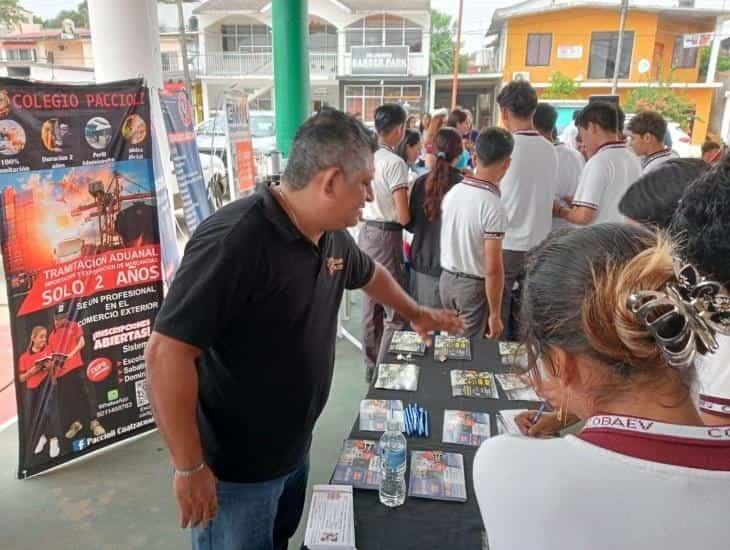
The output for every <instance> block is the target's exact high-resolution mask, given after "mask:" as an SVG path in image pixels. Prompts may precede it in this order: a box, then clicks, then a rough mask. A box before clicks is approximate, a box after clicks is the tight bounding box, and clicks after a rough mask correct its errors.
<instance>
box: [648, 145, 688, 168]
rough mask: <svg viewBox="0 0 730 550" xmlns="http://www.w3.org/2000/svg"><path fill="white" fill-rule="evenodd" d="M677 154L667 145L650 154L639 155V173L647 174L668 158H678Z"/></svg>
mask: <svg viewBox="0 0 730 550" xmlns="http://www.w3.org/2000/svg"><path fill="white" fill-rule="evenodd" d="M678 158H679V155H678V154H677V153H675V152H674V151H673V150H672V149H670V148H669V147H667V148H666V149H662V150H661V151H659V152H657V153H653V154H651V155H645V156H643V157H641V173H642V174H648V173H649V172H652V171H654V170H656V169H657V168H659V167H660V166H661V165H662V164H664V163H665V162H667V161H668V160H672V159H678Z"/></svg>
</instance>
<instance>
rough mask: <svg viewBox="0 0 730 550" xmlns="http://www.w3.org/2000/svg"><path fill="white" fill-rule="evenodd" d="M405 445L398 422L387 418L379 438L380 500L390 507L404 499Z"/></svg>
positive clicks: (402, 501) (399, 504) (399, 503)
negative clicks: (384, 428)
mask: <svg viewBox="0 0 730 550" xmlns="http://www.w3.org/2000/svg"><path fill="white" fill-rule="evenodd" d="M406 447H407V444H406V438H405V437H404V436H403V434H402V433H401V431H400V424H399V423H398V422H397V421H395V420H388V423H387V429H386V431H385V432H384V433H383V435H382V437H381V438H380V452H381V455H380V457H381V459H380V471H381V478H380V502H382V503H383V504H385V505H386V506H389V507H391V508H394V507H396V506H401V505H402V504H403V503H404V502H405V501H406V455H407V453H406Z"/></svg>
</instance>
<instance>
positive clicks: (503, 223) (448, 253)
mask: <svg viewBox="0 0 730 550" xmlns="http://www.w3.org/2000/svg"><path fill="white" fill-rule="evenodd" d="M506 227H507V213H506V212H505V210H504V207H503V206H502V203H501V202H500V191H499V188H498V187H497V186H495V185H494V184H493V183H491V182H489V181H486V180H481V179H478V178H476V177H474V176H465V177H464V179H463V180H462V181H461V183H458V184H456V185H455V186H454V187H453V188H452V189H451V191H449V192H448V193H446V195H445V196H444V200H443V202H442V204H441V267H442V268H443V269H447V270H448V271H452V272H455V273H465V274H467V275H472V276H474V277H484V241H485V240H486V239H498V240H502V239H504V234H505V229H506Z"/></svg>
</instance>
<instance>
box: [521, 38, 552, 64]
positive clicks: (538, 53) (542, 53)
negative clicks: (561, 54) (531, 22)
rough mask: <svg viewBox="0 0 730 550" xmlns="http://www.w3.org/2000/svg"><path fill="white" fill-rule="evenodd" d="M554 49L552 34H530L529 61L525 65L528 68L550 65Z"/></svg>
mask: <svg viewBox="0 0 730 550" xmlns="http://www.w3.org/2000/svg"><path fill="white" fill-rule="evenodd" d="M552 48H553V35H552V34H528V35H527V60H526V61H525V64H526V65H527V66H528V67H539V66H546V65H550V52H551V50H552Z"/></svg>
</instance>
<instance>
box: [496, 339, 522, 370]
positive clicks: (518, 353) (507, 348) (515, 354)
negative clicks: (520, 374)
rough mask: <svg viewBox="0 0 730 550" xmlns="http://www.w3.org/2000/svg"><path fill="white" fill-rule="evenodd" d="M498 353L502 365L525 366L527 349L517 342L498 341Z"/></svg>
mask: <svg viewBox="0 0 730 550" xmlns="http://www.w3.org/2000/svg"><path fill="white" fill-rule="evenodd" d="M499 355H500V356H501V357H502V364H503V365H510V366H512V367H518V368H521V369H526V368H527V350H526V349H525V347H524V346H523V345H521V344H518V343H517V342H500V343H499Z"/></svg>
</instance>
